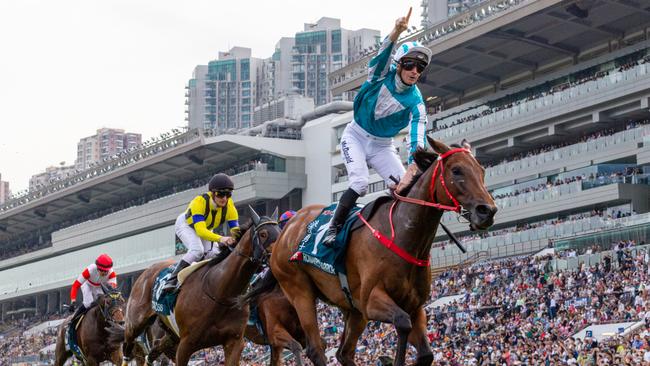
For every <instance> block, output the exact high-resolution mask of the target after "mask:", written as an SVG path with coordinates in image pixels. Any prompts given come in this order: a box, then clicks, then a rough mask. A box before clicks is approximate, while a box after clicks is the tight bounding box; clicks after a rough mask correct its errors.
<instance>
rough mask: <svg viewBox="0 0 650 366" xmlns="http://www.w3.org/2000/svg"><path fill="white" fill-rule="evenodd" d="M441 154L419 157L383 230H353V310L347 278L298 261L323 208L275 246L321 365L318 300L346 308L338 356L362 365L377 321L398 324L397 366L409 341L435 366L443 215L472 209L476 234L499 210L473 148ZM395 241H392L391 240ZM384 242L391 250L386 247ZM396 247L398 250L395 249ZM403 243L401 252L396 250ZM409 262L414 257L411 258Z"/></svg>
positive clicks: (380, 212) (389, 206)
mask: <svg viewBox="0 0 650 366" xmlns="http://www.w3.org/2000/svg"><path fill="white" fill-rule="evenodd" d="M428 140H429V144H430V145H431V146H432V147H433V150H434V152H431V151H427V150H423V149H419V150H418V151H416V152H415V153H414V159H415V162H416V164H417V165H418V168H419V169H420V171H422V173H421V174H420V176H419V177H418V178H417V180H416V181H415V182H414V183H413V184H412V186H411V187H409V189H407V192H405V193H404V192H403V193H404V195H405V197H402V196H399V195H395V198H396V200H393V201H391V202H387V203H386V204H383V205H381V206H380V207H379V208H378V209H377V211H376V213H375V214H374V215H373V216H372V218H371V219H370V220H369V225H371V226H372V227H373V228H374V229H376V231H375V230H373V231H371V230H369V229H368V228H366V227H364V228H362V229H359V230H355V231H354V232H352V234H351V237H350V242H349V245H348V248H347V252H346V258H345V265H346V268H347V272H348V273H347V275H348V282H349V286H350V290H351V292H352V302H353V306H352V305H350V304H349V303H348V301H347V300H346V297H345V295H344V293H343V291H342V290H341V286H340V284H339V280H338V279H337V278H336V277H335V276H333V275H330V274H327V273H325V272H323V271H320V270H318V269H316V268H314V267H312V266H309V265H306V264H302V263H300V264H296V263H290V262H289V258H290V257H291V256H292V254H294V252H295V250H296V247H297V245H298V244H299V243H300V241H301V239H302V238H303V237H304V235H305V232H306V226H307V224H309V223H310V222H311V221H312V220H314V219H315V218H316V216H318V214H320V212H321V210H322V209H323V206H320V205H313V206H308V207H305V208H303V209H302V210H300V211H298V213H297V214H296V216H295V217H294V218H293V219H292V220H291V221H290V222H289V223H288V224H287V226H286V227H285V228H284V230H283V232H282V234H281V235H280V238H279V239H278V241H277V242H276V243H275V245H274V248H273V254H272V256H271V270H272V271H273V275H274V276H275V277H276V278H277V280H278V282H279V283H280V286H281V287H282V290H283V291H284V293H285V294H286V295H287V298H288V299H289V301H290V302H291V304H292V305H293V306H294V307H295V308H296V310H297V312H298V317H299V318H300V323H301V325H302V328H303V330H304V331H305V334H306V336H307V356H308V357H309V359H310V360H311V361H312V362H313V363H314V364H315V365H317V366H324V365H326V359H325V352H324V346H323V340H322V339H321V337H320V334H319V329H318V321H317V317H316V298H320V299H322V300H324V301H326V302H328V303H330V304H333V305H335V306H337V307H339V308H340V309H341V310H342V312H343V314H344V320H345V328H344V331H343V335H342V338H341V344H340V346H339V349H338V351H337V353H336V357H337V359H338V360H339V362H341V363H342V364H343V365H354V364H355V363H354V352H355V348H356V344H357V341H358V338H359V336H360V335H361V333H362V332H363V330H364V328H365V327H366V324H367V323H368V321H369V320H377V321H381V322H384V323H392V324H393V325H394V326H395V328H396V330H397V336H398V344H397V350H396V355H395V365H396V366H402V365H404V363H405V358H406V346H407V341H408V342H410V343H411V344H412V345H414V346H415V348H416V349H417V364H418V365H430V364H431V363H432V362H433V353H432V351H431V346H430V345H429V340H428V338H427V335H426V325H427V319H426V315H425V312H424V309H423V304H424V303H425V301H426V300H427V299H429V297H430V294H431V268H430V267H429V260H428V258H429V253H430V250H431V244H432V243H433V239H434V237H435V235H436V230H437V228H438V224H439V223H440V218H441V216H442V214H443V210H453V211H457V212H460V211H461V207H462V208H464V209H465V210H467V213H466V214H465V216H467V217H468V218H469V221H470V227H471V228H472V229H473V230H482V229H486V228H488V227H489V226H491V225H492V223H493V217H494V214H495V213H496V211H497V208H496V206H495V205H494V201H493V200H492V197H491V196H490V194H489V193H488V191H487V189H486V187H485V185H484V183H483V179H484V174H485V173H484V169H483V168H482V167H481V166H480V164H479V163H478V162H477V161H476V159H474V157H473V156H472V155H471V153H470V152H469V150H466V149H462V148H454V149H452V148H450V147H448V146H447V145H445V144H444V143H442V142H439V141H436V140H433V139H430V138H428ZM393 229H394V235H393V238H394V243H393V244H390V243H386V241H387V240H390V239H386V238H382V239H383V241H382V243H380V241H378V238H376V237H375V235H376V236H380V235H379V233H382V234H384V235H385V233H390V232H392V231H393ZM390 241H392V240H390ZM382 244H384V245H382ZM390 246H393V249H390V250H389V249H388V247H390ZM394 246H396V247H397V248H394ZM405 259H406V260H405Z"/></svg>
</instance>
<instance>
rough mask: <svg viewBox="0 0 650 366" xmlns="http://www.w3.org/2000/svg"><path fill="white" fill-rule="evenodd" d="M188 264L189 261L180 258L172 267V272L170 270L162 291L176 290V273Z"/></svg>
mask: <svg viewBox="0 0 650 366" xmlns="http://www.w3.org/2000/svg"><path fill="white" fill-rule="evenodd" d="M189 265H190V264H189V263H187V262H185V261H184V260H182V259H181V260H180V261H179V262H178V263H177V264H176V268H174V272H172V274H171V275H170V276H169V279H168V280H167V283H166V284H165V287H163V289H162V291H163V292H170V291H176V290H178V273H179V272H180V271H182V270H183V269H184V268H187V267H189Z"/></svg>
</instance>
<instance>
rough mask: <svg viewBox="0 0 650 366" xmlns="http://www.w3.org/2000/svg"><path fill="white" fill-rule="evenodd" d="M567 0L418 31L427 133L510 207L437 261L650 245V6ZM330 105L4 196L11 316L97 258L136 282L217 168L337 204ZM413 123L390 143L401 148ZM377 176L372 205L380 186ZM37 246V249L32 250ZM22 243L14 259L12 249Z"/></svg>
mask: <svg viewBox="0 0 650 366" xmlns="http://www.w3.org/2000/svg"><path fill="white" fill-rule="evenodd" d="M566 4H567V3H566V2H562V1H558V0H538V1H517V0H493V1H487V2H485V3H482V4H481V5H478V6H477V7H475V8H472V11H470V12H469V13H464V14H460V15H458V16H455V17H452V18H450V19H449V20H448V21H446V22H443V23H440V24H438V25H436V26H434V27H432V28H429V29H426V30H423V31H421V32H419V33H416V34H414V35H412V36H410V38H412V39H420V40H421V41H423V42H424V43H425V44H426V45H427V46H428V47H430V48H431V49H432V50H433V52H434V61H433V63H432V65H430V67H429V69H428V70H427V71H426V74H425V75H424V77H423V80H422V83H421V84H422V85H421V88H420V89H421V90H422V92H423V94H424V95H425V97H426V99H427V103H428V110H429V111H430V112H431V113H433V112H434V111H440V112H438V113H435V114H431V115H429V122H430V126H429V128H430V131H429V132H430V135H431V136H433V137H435V138H438V139H441V140H443V141H445V142H447V143H454V142H459V141H460V140H461V139H462V138H467V139H469V140H470V141H472V143H473V148H472V149H473V152H474V154H475V156H476V157H477V158H478V159H479V160H480V161H481V162H482V163H483V164H484V165H485V166H486V167H487V168H486V184H487V186H488V188H489V189H490V191H492V193H493V195H494V196H495V197H496V202H497V204H498V206H499V212H498V213H497V216H496V225H495V227H494V228H493V230H491V232H490V233H482V234H481V235H477V234H476V233H473V232H470V231H469V230H468V225H467V224H465V223H461V222H459V221H458V219H457V218H456V217H453V216H450V215H447V214H446V216H445V217H444V219H443V220H444V221H445V223H446V224H447V225H448V227H449V228H450V229H451V230H452V231H453V232H455V233H456V234H457V235H458V236H459V238H460V239H461V240H462V241H463V242H465V244H466V246H467V248H468V250H469V252H468V253H467V254H461V253H459V252H458V251H457V249H455V248H453V247H451V246H447V245H446V243H447V242H446V238H445V237H444V236H442V235H441V236H440V237H439V238H438V239H437V241H438V242H437V243H436V245H434V248H433V251H432V256H433V258H432V262H433V264H434V265H436V266H449V265H452V264H456V263H459V262H461V261H464V260H467V259H471V258H476V257H477V256H482V257H490V258H499V257H506V256H512V255H516V254H523V253H531V252H536V251H539V250H541V249H543V248H546V247H547V246H548V245H549V243H550V244H557V245H565V246H571V245H579V244H580V243H583V242H589V243H594V242H595V243H600V244H602V245H607V244H608V243H610V242H611V241H612V240H615V239H616V238H623V237H625V238H631V239H636V240H639V241H640V240H645V239H646V238H647V234H648V230H649V228H648V222H649V221H650V220H649V216H648V215H650V214H649V213H648V212H649V211H650V186H649V185H648V173H650V171H649V167H650V124H649V123H648V120H650V82H648V81H650V52H649V49H650V40H649V36H650V30H649V26H650V17H648V16H647V15H648V12H649V11H648V8H647V7H643V6H641V5H634V4H636V3H632V2H625V3H619V2H611V1H598V2H595V4H594V5H593V6H592V7H591V8H590V9H589V14H590V18H588V19H587V20H583V19H579V18H576V17H575V16H574V15H572V14H570V13H568V12H566V11H565V6H566ZM368 60H369V59H368V58H364V59H361V60H359V61H357V62H355V63H353V64H350V65H348V66H346V67H343V68H342V69H340V70H338V71H335V72H333V73H331V74H330V76H329V77H330V80H329V81H330V85H331V86H332V90H333V92H334V93H335V94H337V93H338V94H341V93H347V92H353V91H354V90H355V89H356V88H358V87H359V86H360V85H361V83H362V82H363V80H364V79H365V68H366V67H367V63H368ZM350 109H351V106H350V103H346V102H334V103H331V104H328V105H325V106H321V107H319V108H317V109H316V110H314V111H313V112H310V113H308V114H307V115H303V116H302V117H301V118H300V119H298V120H297V121H290V120H275V121H270V122H266V123H264V124H262V125H260V126H258V127H254V128H252V129H250V130H247V131H242V132H240V133H239V134H237V135H219V136H211V135H209V133H207V132H203V131H202V130H190V131H187V132H183V133H180V132H179V133H175V134H171V135H169V136H166V137H165V138H163V139H160V140H158V141H155V142H152V143H150V144H148V145H146V146H143V147H142V148H141V149H138V150H136V151H132V152H130V153H128V154H124V155H123V156H120V157H118V158H117V159H114V160H111V161H109V162H106V163H104V164H103V165H101V166H97V167H94V168H93V169H91V170H87V171H85V172H84V173H82V174H80V175H79V176H77V177H71V178H69V179H68V181H65V182H60V183H59V184H58V185H57V186H54V187H50V188H48V189H45V190H41V191H36V192H30V193H29V195H28V196H25V197H22V198H21V199H14V200H12V201H9V202H6V203H5V204H4V205H3V206H2V207H1V208H0V210H1V211H0V245H1V246H2V248H3V254H5V255H4V256H3V259H2V261H0V279H1V280H0V304H1V310H2V317H3V318H4V317H6V316H11V315H12V314H17V313H20V312H34V311H35V312H37V313H45V312H52V311H56V310H58V309H59V308H60V306H61V304H62V303H67V301H68V297H67V292H68V290H69V285H70V284H71V283H72V281H73V279H74V278H75V277H76V275H77V274H78V273H79V272H80V271H81V270H82V269H83V267H84V266H85V265H87V264H88V263H90V262H91V261H92V260H93V258H94V257H95V256H96V255H97V254H99V253H101V252H108V253H110V254H111V255H113V257H114V259H115V262H116V271H117V272H118V273H119V274H120V282H121V283H123V284H124V286H125V289H126V291H128V290H129V286H130V284H131V283H132V281H133V279H134V276H136V275H137V274H138V273H139V271H141V270H142V269H144V268H146V267H147V266H149V265H150V264H152V263H154V262H157V261H160V260H163V259H166V258H170V257H173V256H174V255H175V253H176V252H175V249H176V248H175V241H174V235H173V220H174V219H175V217H176V215H178V213H179V212H180V211H182V210H183V209H184V208H185V206H186V205H187V203H188V202H189V200H190V199H191V198H192V197H193V196H195V195H197V194H199V193H201V192H203V191H204V190H205V182H206V181H207V179H208V178H209V176H210V175H211V174H212V173H214V172H216V171H224V172H227V173H229V174H230V175H232V176H233V178H234V181H235V186H236V192H235V199H236V202H237V203H238V205H239V207H240V208H242V209H243V208H244V206H245V205H247V204H251V205H252V206H253V207H255V208H256V209H258V210H261V211H266V212H271V211H272V210H273V209H274V208H275V207H276V206H278V207H279V208H280V209H281V210H286V209H297V208H299V207H302V206H304V205H308V204H317V203H319V204H323V203H329V202H331V201H335V200H337V199H338V197H339V195H340V194H341V193H342V192H343V191H344V190H345V189H346V188H347V181H346V174H345V171H344V169H343V162H342V160H341V156H340V153H339V147H338V141H339V138H340V136H341V133H342V131H343V128H344V127H345V124H346V123H348V122H349V121H350V120H351V119H352V112H351V111H350ZM403 140H404V139H403V135H400V136H398V137H397V138H396V145H397V147H398V148H399V153H400V156H401V158H402V160H403V161H406V155H405V148H404V145H403ZM385 189H386V186H385V183H384V182H383V181H382V180H381V179H380V178H379V176H378V175H376V174H374V172H372V171H371V178H370V187H369V192H370V193H369V194H368V195H367V196H366V197H364V198H363V200H362V201H363V202H367V201H369V200H371V199H373V198H375V197H377V196H378V195H380V194H385ZM23 252H25V253H23ZM15 253H20V254H15Z"/></svg>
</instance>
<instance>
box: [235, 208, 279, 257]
mask: <svg viewBox="0 0 650 366" xmlns="http://www.w3.org/2000/svg"><path fill="white" fill-rule="evenodd" d="M248 208H249V210H250V214H251V220H252V223H251V226H250V228H249V229H248V230H246V233H245V234H244V236H242V240H246V239H248V240H252V247H253V254H252V256H251V258H250V260H251V261H252V262H253V263H267V261H268V259H269V256H270V253H269V252H268V250H267V248H268V247H269V246H270V245H271V244H273V243H275V241H276V240H277V239H278V236H280V231H281V230H280V226H279V225H278V209H277V207H276V209H275V211H274V212H273V215H271V217H268V216H261V217H260V215H258V214H257V212H255V210H254V209H253V208H252V207H250V206H248ZM248 233H249V235H246V234H248Z"/></svg>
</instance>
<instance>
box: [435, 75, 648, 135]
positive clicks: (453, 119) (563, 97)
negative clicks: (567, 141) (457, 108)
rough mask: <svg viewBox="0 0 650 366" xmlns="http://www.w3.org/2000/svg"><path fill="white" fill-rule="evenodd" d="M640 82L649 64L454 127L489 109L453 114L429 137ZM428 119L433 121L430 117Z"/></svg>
mask: <svg viewBox="0 0 650 366" xmlns="http://www.w3.org/2000/svg"><path fill="white" fill-rule="evenodd" d="M643 79H650V64H647V63H645V64H640V65H637V66H634V67H632V68H630V69H627V70H624V71H616V70H615V71H611V72H610V73H609V75H607V76H604V77H602V78H600V79H596V80H592V81H588V82H586V83H584V84H580V85H576V86H574V87H572V88H568V89H565V90H562V91H559V92H555V93H553V94H548V95H545V96H542V97H540V98H537V99H534V100H529V101H522V102H517V103H515V105H513V106H512V107H510V108H505V109H502V110H499V111H497V112H494V113H489V114H486V115H483V116H480V117H477V118H476V119H473V120H471V121H467V122H462V123H459V124H457V125H455V126H454V124H455V123H457V121H458V120H460V119H463V118H466V117H468V116H472V115H475V114H482V113H484V111H487V110H488V109H489V108H488V107H487V106H480V107H477V108H474V109H471V110H468V111H465V112H462V113H459V114H455V115H453V116H449V117H446V118H443V119H441V120H438V121H436V122H435V123H436V125H437V126H451V127H447V128H445V129H443V130H439V131H436V132H432V133H431V136H432V137H434V138H437V139H452V138H458V137H460V136H465V135H467V134H470V133H475V132H477V131H481V130H487V129H494V128H495V127H497V126H500V125H502V124H504V123H505V122H507V121H511V120H515V119H521V118H522V117H524V116H531V115H534V114H539V113H543V114H548V110H549V108H557V107H564V106H566V104H567V103H568V102H573V103H575V102H576V101H577V100H580V99H586V98H592V97H593V96H595V95H598V94H599V93H603V92H605V91H609V90H611V88H612V87H615V86H621V85H625V84H629V83H632V82H637V81H639V80H643ZM430 119H432V117H431V116H430Z"/></svg>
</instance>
